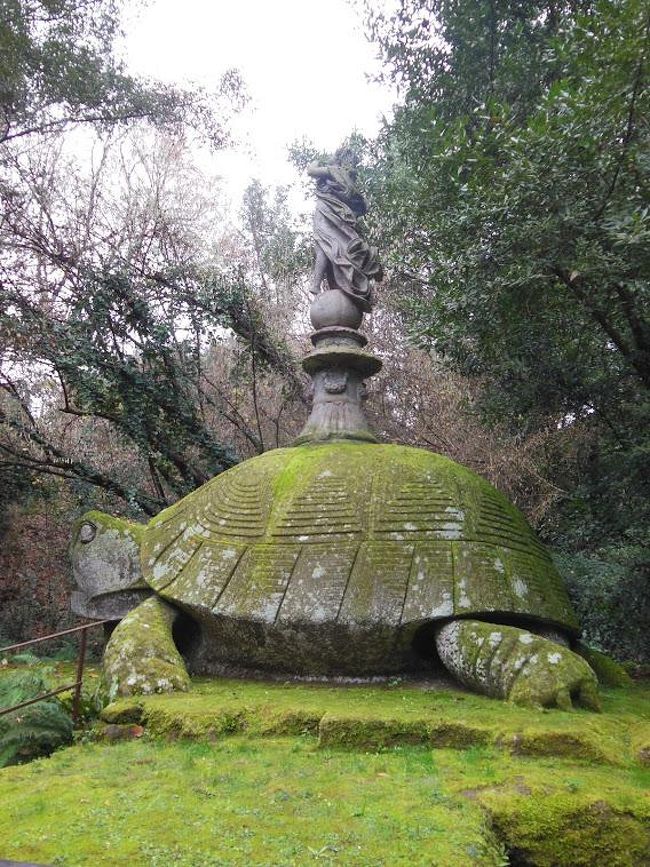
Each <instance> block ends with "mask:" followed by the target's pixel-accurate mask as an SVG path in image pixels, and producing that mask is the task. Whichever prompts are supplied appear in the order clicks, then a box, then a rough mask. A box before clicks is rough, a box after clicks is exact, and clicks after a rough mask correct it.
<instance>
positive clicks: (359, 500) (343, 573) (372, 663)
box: [142, 443, 577, 674]
mask: <svg viewBox="0 0 650 867" xmlns="http://www.w3.org/2000/svg"><path fill="white" fill-rule="evenodd" d="M142 566H143V573H144V576H145V579H146V581H147V582H148V583H149V584H150V585H151V587H152V588H153V589H154V590H155V591H157V592H158V593H159V594H160V595H161V596H162V597H163V598H165V599H167V600H168V601H170V602H172V603H174V604H176V605H177V606H179V607H180V608H182V609H183V610H185V611H186V612H187V613H188V614H190V615H191V616H192V618H193V620H194V621H196V622H198V623H199V624H200V625H201V635H202V641H201V642H200V646H199V649H198V650H197V651H196V654H195V659H194V662H193V664H192V667H193V669H194V671H202V672H209V671H210V670H213V664H214V663H223V662H225V661H227V662H230V663H237V664H240V665H246V666H248V667H252V668H275V669H279V670H285V671H296V672H301V673H314V674H318V673H333V672H340V673H353V674H356V673H365V674H370V673H376V672H380V671H381V672H390V671H401V670H406V669H409V668H411V667H413V666H414V665H415V660H416V658H419V653H418V652H417V648H418V647H422V646H423V642H422V640H421V637H422V635H423V634H424V635H426V634H427V627H428V628H429V634H430V632H431V628H432V627H431V625H432V624H433V623H435V622H436V621H439V620H442V619H449V618H452V617H470V616H472V617H477V618H480V619H484V620H492V621H495V622H511V623H518V622H519V623H521V624H522V625H525V624H531V623H533V622H535V621H538V622H540V623H544V624H549V625H553V626H555V627H560V628H561V629H563V630H565V631H566V632H568V633H576V632H577V623H576V620H575V617H574V614H573V611H572V609H571V605H570V603H569V599H568V597H567V593H566V590H565V588H564V585H563V582H562V579H561V578H560V576H559V574H558V573H557V571H556V569H555V568H554V566H553V563H552V561H551V559H550V557H549V555H548V553H547V551H546V550H545V548H544V547H543V546H542V545H541V544H540V542H539V541H538V540H537V538H536V537H535V534H534V533H533V531H532V530H531V528H530V527H529V525H528V524H527V523H526V521H525V519H524V518H523V516H522V515H521V514H520V512H518V511H517V510H516V509H515V508H514V507H513V506H512V505H511V504H510V503H509V502H508V501H507V499H506V498H505V497H504V496H503V495H502V494H500V493H499V492H498V491H497V490H495V488H493V487H492V486H491V485H490V484H489V483H488V482H486V481H485V480H484V479H482V478H480V477H479V476H477V475H476V474H475V473H472V472H471V471H470V470H468V469H466V468H465V467H462V466H460V465H459V464H456V463H454V462H453V461H450V460H449V459H447V458H444V457H442V456H440V455H436V454H433V453H431V452H428V451H424V450H422V449H415V448H408V447H404V446H396V445H376V444H368V443H330V444H323V445H304V446H300V447H295V448H286V449H277V450H275V451H270V452H266V453H265V454H263V455H260V456H259V457H256V458H252V459H251V460H247V461H244V462H243V463H241V464H239V465H238V466H236V467H234V468H233V469H231V470H228V472H226V473H223V474H222V475H219V476H217V477H216V478H214V479H213V480H212V481H210V482H208V483H207V484H205V485H204V486H203V487H202V488H200V489H198V490H197V491H194V492H193V493H192V494H190V495H189V496H187V497H185V498H184V499H183V500H181V501H180V502H179V503H177V504H175V505H174V506H171V507H170V508H169V509H166V510H165V511H163V512H161V513H160V514H159V515H158V516H156V517H155V518H154V519H153V520H152V521H151V522H150V524H149V525H148V528H147V530H146V532H145V534H144V539H143V545H142ZM417 636H420V639H419V640H416V638H417Z"/></svg>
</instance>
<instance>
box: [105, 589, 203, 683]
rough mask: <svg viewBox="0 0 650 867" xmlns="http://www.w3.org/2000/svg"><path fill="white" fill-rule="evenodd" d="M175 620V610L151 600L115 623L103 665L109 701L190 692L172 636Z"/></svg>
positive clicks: (176, 615) (152, 597) (185, 672)
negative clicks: (119, 698) (128, 696)
mask: <svg viewBox="0 0 650 867" xmlns="http://www.w3.org/2000/svg"><path fill="white" fill-rule="evenodd" d="M177 617H178V612H177V611H176V609H175V608H172V607H171V605H168V604H167V603H166V602H163V600H162V599H160V598H158V597H157V596H151V597H149V599H146V600H145V601H144V602H143V603H142V604H141V605H138V606H137V608H134V609H133V610H132V611H129V613H128V614H127V615H126V617H125V618H124V619H123V620H121V621H120V622H119V623H118V625H117V626H116V627H115V629H114V630H113V633H112V635H111V637H110V639H109V641H108V644H107V645H106V650H105V652H104V661H103V681H104V684H105V686H106V688H107V689H108V694H109V696H110V698H111V699H113V698H115V697H116V696H120V695H121V696H124V695H147V694H150V693H154V692H174V691H176V690H181V691H184V690H187V689H188V688H189V685H190V678H189V675H188V673H187V669H186V668H185V663H184V662H183V658H182V657H181V655H180V653H179V652H178V650H177V648H176V645H175V643H174V638H173V633H172V628H173V624H174V622H175V620H176V618H177Z"/></svg>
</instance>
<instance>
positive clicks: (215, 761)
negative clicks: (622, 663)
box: [0, 720, 649, 867]
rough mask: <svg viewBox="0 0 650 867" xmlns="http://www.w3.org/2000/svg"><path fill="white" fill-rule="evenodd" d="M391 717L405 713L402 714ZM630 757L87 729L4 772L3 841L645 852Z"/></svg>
mask: <svg viewBox="0 0 650 867" xmlns="http://www.w3.org/2000/svg"><path fill="white" fill-rule="evenodd" d="M395 722H396V723H397V722H399V721H398V720H395ZM647 777H648V773H647V772H645V777H643V776H638V777H636V776H634V775H633V774H632V773H631V772H630V771H629V769H626V768H611V767H606V768H604V767H597V766H590V765H588V764H582V765H575V764H571V763H570V762H568V761H567V760H558V759H555V760H550V759H531V758H522V757H518V756H512V755H509V754H508V753H504V752H500V751H497V750H494V749H493V748H490V747H486V746H474V747H472V748H471V749H469V750H465V751H462V752H460V751H458V750H446V749H438V750H435V751H431V750H429V749H426V748H422V747H418V746H407V745H398V746H394V747H385V746H381V747H379V746H378V747H377V749H375V750H370V751H369V750H367V749H365V750H364V751H362V752H355V751H354V750H350V749H348V750H339V751H336V750H330V749H323V748H322V747H321V748H320V749H316V741H315V739H314V738H312V737H310V736H308V735H303V736H300V737H292V738H277V737H275V738H265V739H254V738H250V737H245V736H242V735H241V734H236V735H234V736H232V737H230V738H227V739H224V740H220V741H217V742H216V743H206V742H201V743H196V742H192V741H174V742H160V741H152V740H148V739H147V738H146V737H145V738H143V739H141V740H139V741H122V740H119V741H117V742H116V743H114V744H112V745H107V744H104V743H95V744H86V745H84V746H79V747H75V748H72V749H69V750H66V751H62V752H60V753H58V754H56V755H55V756H54V757H53V758H52V759H50V760H48V761H39V762H36V763H33V764H32V765H31V766H28V767H23V768H17V769H10V770H7V771H2V772H0V795H1V796H2V799H3V803H4V804H5V805H6V806H5V809H4V810H3V811H2V812H1V813H0V838H1V839H2V840H3V855H5V856H6V857H9V858H16V859H20V860H25V859H29V860H33V861H36V862H39V863H57V864H61V865H66V864H69V865H91V864H92V865H109V864H110V865H113V864H116V863H118V864H126V863H128V864H130V865H134V867H139V865H157V864H171V863H174V864H179V865H181V867H190V865H192V867H196V865H199V864H221V863H223V864H229V865H230V864H233V865H237V864H260V865H261V864H266V865H268V864H277V865H291V864H296V865H297V864H306V863H310V862H311V861H312V860H319V861H323V862H324V863H331V864H334V863H336V864H351V865H364V867H365V865H369V864H372V865H393V864H400V863H404V864H414V865H420V864H421V865H434V867H468V865H493V867H497V865H503V864H505V863H507V862H506V860H505V853H506V852H509V853H510V854H511V856H512V862H513V863H514V862H515V857H517V858H518V859H519V860H518V861H517V862H516V863H526V864H535V865H541V867H544V865H548V867H550V865H554V867H555V865H557V867H569V865H576V867H579V865H595V864H607V865H610V864H612V865H620V867H642V865H645V864H646V863H647V860H646V859H647V854H648V853H647V845H648V833H647V821H648V818H649V816H648V806H647V803H646V798H645V787H646V786H647V784H648V779H647Z"/></svg>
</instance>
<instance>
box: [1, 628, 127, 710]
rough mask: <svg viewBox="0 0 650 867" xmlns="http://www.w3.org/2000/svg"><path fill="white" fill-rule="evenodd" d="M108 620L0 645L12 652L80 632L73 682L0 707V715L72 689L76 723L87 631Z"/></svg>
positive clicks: (2, 648) (2, 650)
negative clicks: (9, 705) (16, 642)
mask: <svg viewBox="0 0 650 867" xmlns="http://www.w3.org/2000/svg"><path fill="white" fill-rule="evenodd" d="M113 622H114V621H112V620H110V619H108V620H94V621H93V622H92V623H84V624H83V626H73V627H72V628H71V629H63V630H62V631H61V632H52V633H51V634H50V635H43V636H42V637H41V638H32V639H30V640H29V641H21V642H20V643H19V644H10V645H9V647H0V653H12V652H13V651H15V650H20V649H21V648H23V647H29V646H30V645H32V644H39V643H40V642H41V641H50V640H51V639H53V638H61V636H62V635H72V634H73V633H75V632H81V637H80V639H79V652H78V654H77V679H76V680H75V682H74V683H69V684H67V686H60V687H58V688H57V689H52V690H50V691H49V692H44V693H43V694H42V695H37V696H36V698H30V699H28V700H27V701H21V702H20V704H14V705H12V706H11V707H3V708H0V716H3V715H4V714H6V713H11V712H12V711H15V710H20V708H21V707H29V705H30V704H36V702H39V701H44V700H45V699H46V698H51V697H52V696H54V695H58V694H59V693H60V692H68V691H69V690H71V689H74V696H73V699H72V722H73V723H77V722H78V720H79V705H80V701H81V687H82V685H83V672H84V663H85V661H86V644H87V638H88V636H87V633H88V630H89V629H92V628H93V627H95V626H103V625H104V623H113Z"/></svg>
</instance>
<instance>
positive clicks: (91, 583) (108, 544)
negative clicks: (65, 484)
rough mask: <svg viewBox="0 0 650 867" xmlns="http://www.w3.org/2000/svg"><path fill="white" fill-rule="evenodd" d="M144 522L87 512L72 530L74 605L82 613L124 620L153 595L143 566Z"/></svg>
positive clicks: (76, 612) (74, 608) (82, 614)
mask: <svg viewBox="0 0 650 867" xmlns="http://www.w3.org/2000/svg"><path fill="white" fill-rule="evenodd" d="M144 529H145V528H144V526H143V525H142V524H134V523H132V522H130V521H124V520H122V519H121V518H113V517H111V516H110V515H105V514H104V513H103V512H95V511H93V512H86V514H85V515H82V517H81V518H79V520H78V521H77V522H76V523H75V525H74V527H73V531H72V544H71V546H70V559H71V560H72V574H73V576H74V580H75V584H76V585H77V588H76V590H75V591H74V592H73V594H72V600H71V606H72V610H73V611H74V612H75V614H79V615H80V616H81V617H90V618H97V619H110V620H121V619H122V618H123V617H124V616H125V615H126V614H127V613H128V612H129V611H130V610H131V609H132V608H135V606H136V605H139V604H140V602H142V600H143V599H145V598H146V597H147V596H149V595H151V590H150V589H149V588H148V587H147V585H146V583H145V581H144V578H143V577H142V570H141V568H140V539H141V537H142V533H143V531H144Z"/></svg>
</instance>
